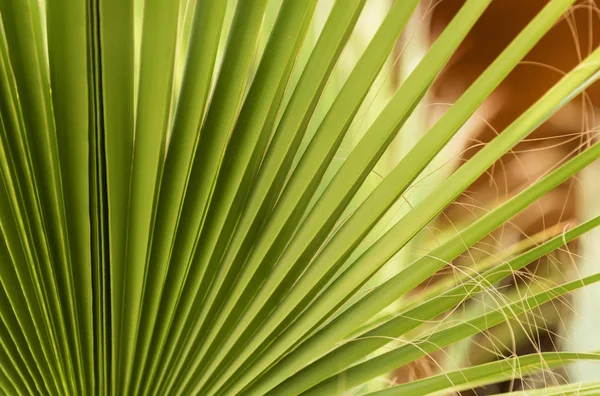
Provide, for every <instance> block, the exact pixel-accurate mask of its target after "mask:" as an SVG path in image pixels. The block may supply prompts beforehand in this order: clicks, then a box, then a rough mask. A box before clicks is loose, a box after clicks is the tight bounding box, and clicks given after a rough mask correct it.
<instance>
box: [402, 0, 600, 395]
mask: <svg viewBox="0 0 600 396" xmlns="http://www.w3.org/2000/svg"><path fill="white" fill-rule="evenodd" d="M463 3H464V0H442V1H437V0H432V1H431V2H429V0H427V1H424V4H423V7H424V8H423V12H422V13H423V14H428V15H429V18H428V19H427V21H428V22H427V25H426V27H425V28H426V29H427V33H428V34H429V36H430V38H431V41H433V40H434V39H435V37H436V36H437V35H438V34H439V33H440V32H441V31H442V30H443V29H444V27H445V26H446V25H447V24H448V22H449V21H450V20H451V19H452V17H453V16H454V15H455V14H456V12H457V11H458V9H459V8H460V6H461V5H462V4H463ZM547 3H548V0H494V1H493V2H492V4H491V5H490V7H489V8H488V9H487V10H486V12H485V13H484V15H483V16H482V18H481V19H480V20H479V21H478V22H477V23H476V25H475V27H474V28H473V30H472V31H471V32H470V34H469V35H468V36H467V38H466V40H465V42H464V43H463V44H462V45H461V47H460V49H459V50H458V51H457V53H456V54H455V55H454V56H453V58H452V59H451V61H450V62H449V64H448V65H447V67H446V68H445V70H444V71H443V73H442V74H441V75H440V78H439V79H438V80H437V82H436V84H435V85H434V87H433V88H432V91H431V95H430V97H429V105H428V107H429V108H430V113H431V114H432V116H433V114H436V113H439V112H440V111H443V110H444V108H447V104H450V103H454V102H455V101H456V99H457V98H458V97H459V96H460V95H462V94H463V93H464V92H465V90H466V89H467V88H468V87H469V86H470V85H471V84H472V83H473V81H475V79H476V78H477V77H478V76H479V75H480V74H481V73H482V72H483V71H484V70H485V68H486V67H487V66H488V65H490V63H491V62H492V61H493V60H494V59H495V58H496V57H497V56H498V55H499V54H500V53H501V52H502V50H503V49H504V48H505V47H506V46H507V45H508V44H509V43H510V42H511V40H512V39H514V38H515V37H516V35H517V34H518V33H519V32H520V31H521V30H522V29H523V28H524V27H525V26H526V25H527V23H528V22H529V21H531V19H532V18H533V17H534V16H535V15H536V14H537V13H538V12H539V11H540V10H541V9H542V8H543V7H544V5H545V4H547ZM599 4H600V0H586V1H578V2H577V3H576V5H575V6H574V7H572V9H571V12H570V13H569V14H568V15H566V16H565V17H564V18H563V19H562V20H561V21H560V22H559V23H558V24H556V25H555V26H554V27H553V28H552V30H551V31H550V32H549V33H548V34H547V35H546V36H545V37H544V38H543V39H542V40H541V41H540V42H539V43H538V44H537V45H536V46H535V48H534V49H533V50H532V51H531V52H530V53H529V54H528V55H527V57H526V58H525V59H524V60H523V62H521V64H520V65H519V66H517V67H516V68H515V69H514V70H513V72H512V73H511V74H510V75H509V76H508V78H506V79H505V80H504V82H502V83H501V85H500V86H499V87H498V88H497V89H496V90H495V92H494V93H493V94H492V95H491V97H490V98H489V99H488V101H487V102H486V103H485V104H484V105H483V106H482V107H481V109H480V110H479V111H478V112H477V115H476V116H475V117H474V119H473V120H472V122H470V123H469V124H468V126H467V127H466V128H465V129H464V130H463V131H462V132H461V133H460V136H461V140H460V145H461V146H462V147H461V154H460V155H459V158H458V161H457V164H458V165H457V166H460V164H461V163H463V162H464V161H465V160H467V159H469V158H470V157H472V156H473V155H474V154H475V153H476V152H477V151H478V150H479V149H480V148H481V147H482V145H483V144H485V143H487V142H489V141H490V140H492V139H493V138H494V137H495V136H496V134H497V133H498V132H499V131H502V130H503V129H504V128H506V127H507V126H508V125H509V124H510V123H511V122H513V121H514V120H515V119H516V118H517V117H518V116H520V115H521V114H522V113H523V112H524V111H525V110H527V108H528V107H529V106H531V105H532V104H533V103H534V102H535V101H536V100H537V99H539V98H540V97H541V96H542V95H543V94H544V93H545V92H546V91H547V90H548V89H549V88H550V87H551V86H552V85H553V84H554V83H556V82H557V81H558V80H559V79H560V78H561V76H562V75H563V74H564V73H566V72H568V71H569V70H571V69H572V68H573V67H575V66H576V65H577V64H578V63H579V62H580V61H581V60H582V59H583V58H585V57H586V56H587V55H588V54H589V53H590V52H591V51H592V50H593V49H595V48H596V47H597V46H598V44H599V43H600V9H599V8H598V5H599ZM599 98H600V85H599V84H595V85H593V86H592V87H591V88H589V89H588V90H587V92H586V93H585V95H582V96H580V97H577V98H575V99H574V100H573V101H572V102H571V103H569V104H568V105H567V106H565V107H564V108H563V109H562V110H560V111H559V112H558V113H557V114H556V115H554V116H553V117H552V118H551V119H549V120H548V121H547V122H545V123H544V124H543V125H541V126H540V127H539V128H538V129H537V130H536V131H535V132H533V133H532V134H531V135H530V136H529V137H528V138H527V139H525V140H524V141H522V142H521V143H520V144H519V145H517V146H516V147H515V148H514V149H513V150H512V152H510V153H509V154H507V155H505V156H504V157H503V158H502V159H501V160H500V161H498V162H497V163H496V164H494V166H493V167H492V168H490V169H489V170H488V172H487V173H486V174H484V175H483V176H482V177H480V178H479V180H477V181H476V182H475V183H474V184H473V185H472V186H471V188H469V189H468V191H467V192H466V193H465V194H463V195H462V196H461V197H460V198H459V199H458V200H457V201H456V203H455V204H453V205H451V206H450V207H449V208H448V209H447V210H446V211H445V212H444V213H443V215H442V216H440V219H439V220H438V227H440V228H443V227H453V226H455V225H456V224H462V223H464V222H465V219H470V220H473V219H475V218H476V217H477V216H478V215H480V214H481V213H484V212H485V211H486V210H489V209H490V208H491V207H494V206H495V205H497V204H498V203H501V202H503V201H504V200H506V199H507V198H510V197H512V196H514V195H515V194H516V193H518V192H519V191H521V190H522V189H523V188H524V187H526V186H528V185H529V184H530V183H531V182H532V181H534V180H536V179H538V178H539V177H541V176H543V175H544V174H545V173H547V172H548V171H550V170H552V169H553V168H554V167H556V166H557V165H559V164H561V163H562V162H563V161H565V160H567V159H569V158H570V157H572V156H573V155H574V154H576V153H577V152H578V151H579V150H582V149H583V148H585V147H586V146H587V145H589V144H590V142H591V140H592V139H594V135H595V132H594V131H593V129H594V127H595V125H596V123H595V107H594V105H595V103H598V99H599ZM438 107H441V109H439V108H438ZM581 194H582V191H581V186H580V185H579V183H578V181H577V179H575V178H574V179H572V180H570V181H568V182H566V183H564V184H563V185H561V186H560V187H558V188H557V189H555V190H554V191H552V192H551V193H549V194H547V195H546V196H545V197H543V198H542V199H540V200H539V201H538V202H536V203H535V204H534V205H531V206H530V207H529V208H528V209H527V210H525V211H524V212H522V213H521V214H520V215H518V216H517V217H516V218H514V219H513V220H512V222H511V223H510V224H508V225H507V226H504V227H503V228H502V229H500V230H497V231H496V232H495V233H493V235H491V236H490V237H488V238H487V239H486V240H484V241H482V242H481V243H480V244H479V245H478V246H476V247H475V248H474V249H471V251H470V253H469V254H467V255H464V257H462V258H460V259H458V260H456V262H454V263H453V265H455V266H468V265H472V263H473V261H475V259H474V257H477V256H478V254H479V255H481V254H480V252H483V251H488V252H489V251H490V250H493V249H506V248H507V247H508V246H510V245H511V244H514V243H516V242H518V241H519V240H523V239H525V238H528V237H531V236H534V235H540V233H541V232H544V231H546V233H547V234H548V237H549V236H551V234H555V233H557V232H561V231H562V230H564V228H565V227H566V226H568V225H569V224H574V223H577V222H578V218H577V213H578V208H577V205H578V202H581V201H580V199H579V198H580V197H579V196H580V195H581ZM565 251H566V252H569V253H577V246H576V245H570V246H569V247H568V249H564V250H563V252H565ZM478 252H479V253H478ZM575 266H576V260H573V259H572V256H571V255H570V254H564V253H563V254H558V255H554V256H552V257H546V258H544V259H542V260H539V261H538V262H536V263H533V264H531V265H530V266H529V267H528V268H527V270H526V271H525V272H524V273H523V274H522V276H515V277H514V278H513V280H512V281H509V282H508V286H512V287H516V286H515V285H514V284H517V285H518V284H519V283H521V282H522V283H524V284H527V282H532V279H533V282H535V281H536V280H539V279H542V278H550V279H556V278H571V277H573V276H574V275H575V274H576V271H577V268H574V267H575ZM452 271H453V269H451V268H448V269H446V270H444V271H442V272H440V274H438V276H436V277H435V278H434V279H431V280H429V281H428V282H427V283H426V284H424V285H423V288H424V289H426V288H427V287H428V286H430V285H431V284H433V283H435V282H436V281H437V280H439V279H440V278H443V277H447V276H451V275H450V274H451V273H452ZM557 281H559V279H557ZM511 284H512V285H511ZM568 305H569V304H568V302H565V303H564V304H562V305H561V304H554V305H552V306H548V307H542V308H541V309H540V312H539V315H538V317H537V318H536V319H535V321H536V329H535V331H534V333H535V336H533V337H532V336H529V337H527V336H522V337H521V339H520V340H517V342H516V343H515V345H512V346H511V345H507V346H506V348H504V349H505V350H502V349H503V348H502V347H498V346H497V345H494V346H493V348H491V347H490V345H489V344H490V341H489V337H491V336H493V334H490V333H491V332H493V331H494V330H491V331H490V332H488V334H486V335H483V336H481V337H480V338H479V340H478V341H477V342H475V343H474V344H477V343H480V344H482V345H481V346H479V347H477V346H474V347H472V348H471V349H470V350H469V356H468V357H467V358H466V362H465V364H467V362H468V364H476V363H483V362H486V361H490V360H493V359H494V358H495V356H497V355H499V354H504V355H508V354H512V353H518V354H521V353H530V352H533V351H536V350H553V349H559V348H560V342H559V341H560V334H561V331H562V327H564V322H565V320H566V318H568V315H569V307H568ZM486 337H487V338H486ZM491 349H493V351H490V350H491ZM443 355H444V353H440V354H437V355H435V356H433V358H435V359H437V360H439V359H441V357H442V356H443ZM438 363H439V362H438ZM437 367H438V364H437V363H434V362H433V361H432V358H426V359H422V360H421V361H419V362H417V363H416V364H414V365H412V366H410V367H405V368H403V369H401V370H399V371H398V372H397V373H396V375H397V381H399V382H405V381H409V380H411V379H415V378H420V377H424V376H428V375H431V374H433V373H435V372H436V371H437V370H438V368H437ZM561 375H562V373H557V375H556V376H555V377H556V378H559V379H558V380H557V381H560V378H561ZM546 381H548V378H546ZM531 386H535V380H534V379H532V380H531V383H529V384H527V387H531ZM520 387H522V386H521V384H518V383H504V384H498V385H497V386H494V387H488V388H486V389H477V390H474V392H476V394H479V395H483V394H491V393H497V392H504V391H507V390H509V389H519V388H520ZM465 394H468V393H465Z"/></svg>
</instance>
